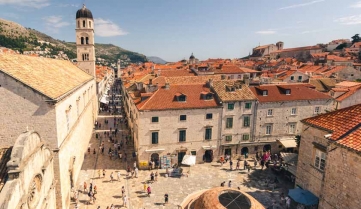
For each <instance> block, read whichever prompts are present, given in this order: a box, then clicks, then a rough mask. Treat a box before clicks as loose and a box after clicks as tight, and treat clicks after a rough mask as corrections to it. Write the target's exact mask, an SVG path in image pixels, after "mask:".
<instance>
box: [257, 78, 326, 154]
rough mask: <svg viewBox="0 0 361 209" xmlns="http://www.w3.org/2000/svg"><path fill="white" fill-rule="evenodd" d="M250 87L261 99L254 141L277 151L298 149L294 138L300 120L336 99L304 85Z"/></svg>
mask: <svg viewBox="0 0 361 209" xmlns="http://www.w3.org/2000/svg"><path fill="white" fill-rule="evenodd" d="M251 90H252V92H253V93H254V95H255V96H256V97H257V100H258V102H257V103H256V107H255V108H256V113H255V114H254V115H255V116H254V117H255V118H256V120H255V127H254V135H253V137H254V139H253V140H255V141H256V142H258V143H262V144H264V149H266V150H269V149H272V151H275V152H278V151H280V150H282V149H287V148H295V147H296V146H295V145H296V143H295V140H294V137H295V136H296V135H298V134H300V133H301V130H302V129H301V123H300V120H302V119H304V118H308V117H311V116H314V115H318V114H321V113H325V112H327V111H328V110H330V109H331V107H332V102H333V99H332V97H330V96H328V95H326V94H323V93H321V92H318V91H316V90H314V89H311V88H309V86H307V85H305V84H279V85H272V84H269V85H260V86H253V87H251ZM277 141H279V143H276V142H277ZM291 142H292V143H291Z"/></svg>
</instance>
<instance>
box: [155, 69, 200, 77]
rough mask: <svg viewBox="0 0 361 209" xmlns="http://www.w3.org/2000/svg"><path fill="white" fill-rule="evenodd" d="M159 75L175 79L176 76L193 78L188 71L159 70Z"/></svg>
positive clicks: (191, 73) (192, 74)
mask: <svg viewBox="0 0 361 209" xmlns="http://www.w3.org/2000/svg"><path fill="white" fill-rule="evenodd" d="M160 75H161V76H164V77H177V76H195V75H194V73H193V72H191V71H189V70H161V71H160Z"/></svg>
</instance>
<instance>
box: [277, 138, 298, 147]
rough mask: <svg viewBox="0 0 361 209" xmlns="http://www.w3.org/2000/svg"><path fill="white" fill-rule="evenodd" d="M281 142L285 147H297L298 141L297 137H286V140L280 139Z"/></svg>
mask: <svg viewBox="0 0 361 209" xmlns="http://www.w3.org/2000/svg"><path fill="white" fill-rule="evenodd" d="M279 142H280V143H281V144H282V145H283V146H284V147H285V148H295V147H297V143H296V140H295V139H286V140H279Z"/></svg>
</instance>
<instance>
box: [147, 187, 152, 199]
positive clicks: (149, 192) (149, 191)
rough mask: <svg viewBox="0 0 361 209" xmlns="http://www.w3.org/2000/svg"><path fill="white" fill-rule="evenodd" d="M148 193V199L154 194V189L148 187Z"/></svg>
mask: <svg viewBox="0 0 361 209" xmlns="http://www.w3.org/2000/svg"><path fill="white" fill-rule="evenodd" d="M147 192H148V197H150V194H151V193H152V189H151V188H150V186H148V188H147Z"/></svg>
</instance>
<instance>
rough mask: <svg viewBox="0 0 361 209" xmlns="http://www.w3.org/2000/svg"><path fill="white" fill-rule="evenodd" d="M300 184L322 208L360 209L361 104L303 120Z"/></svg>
mask: <svg viewBox="0 0 361 209" xmlns="http://www.w3.org/2000/svg"><path fill="white" fill-rule="evenodd" d="M302 122H303V124H304V125H303V128H302V129H303V131H302V134H301V144H300V152H299V156H298V167H297V178H296V185H297V186H300V187H302V188H303V189H307V190H309V191H310V192H312V193H313V194H315V195H316V196H317V197H318V198H319V207H318V208H320V209H328V208H360V201H359V198H360V194H361V175H360V174H361V167H360V161H361V105H360V104H359V105H354V106H351V107H347V108H344V109H340V110H336V111H333V112H330V113H326V114H323V115H319V116H316V117H312V118H307V119H304V120H302Z"/></svg>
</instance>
